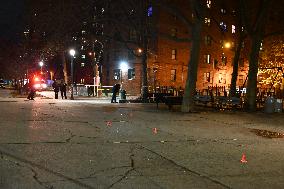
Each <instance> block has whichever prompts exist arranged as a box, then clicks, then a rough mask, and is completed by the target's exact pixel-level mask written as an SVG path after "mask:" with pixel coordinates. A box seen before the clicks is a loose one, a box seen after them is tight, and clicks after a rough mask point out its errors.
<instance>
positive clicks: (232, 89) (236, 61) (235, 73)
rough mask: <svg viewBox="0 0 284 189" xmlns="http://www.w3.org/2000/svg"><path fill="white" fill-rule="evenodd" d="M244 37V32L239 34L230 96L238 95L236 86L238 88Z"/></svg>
mask: <svg viewBox="0 0 284 189" xmlns="http://www.w3.org/2000/svg"><path fill="white" fill-rule="evenodd" d="M243 39H244V38H243V37H242V34H240V36H239V41H238V44H237V45H238V46H237V48H236V49H235V55H234V60H233V73H232V78H231V86H230V96H231V97H235V96H236V88H237V78H238V73H239V59H240V54H241V49H242V43H243Z"/></svg>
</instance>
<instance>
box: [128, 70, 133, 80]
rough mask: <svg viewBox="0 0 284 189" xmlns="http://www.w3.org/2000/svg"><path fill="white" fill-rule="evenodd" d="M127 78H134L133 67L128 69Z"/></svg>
mask: <svg viewBox="0 0 284 189" xmlns="http://www.w3.org/2000/svg"><path fill="white" fill-rule="evenodd" d="M128 79H129V80H132V79H135V68H132V69H128Z"/></svg>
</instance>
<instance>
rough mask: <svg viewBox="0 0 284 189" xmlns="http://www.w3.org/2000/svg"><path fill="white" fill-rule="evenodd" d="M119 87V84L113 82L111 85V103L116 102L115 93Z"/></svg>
mask: <svg viewBox="0 0 284 189" xmlns="http://www.w3.org/2000/svg"><path fill="white" fill-rule="evenodd" d="M119 89H120V84H115V85H114V86H113V87H112V98H111V103H117V102H116V94H117V93H118V92H119Z"/></svg>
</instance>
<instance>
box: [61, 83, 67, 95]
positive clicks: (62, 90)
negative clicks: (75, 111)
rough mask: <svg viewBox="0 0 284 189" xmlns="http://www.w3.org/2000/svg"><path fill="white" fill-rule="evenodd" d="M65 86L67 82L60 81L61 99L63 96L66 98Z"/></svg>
mask: <svg viewBox="0 0 284 189" xmlns="http://www.w3.org/2000/svg"><path fill="white" fill-rule="evenodd" d="M66 88H67V84H66V83H65V82H62V83H61V85H60V93H61V98H62V99H63V97H64V98H65V99H67V95H66Z"/></svg>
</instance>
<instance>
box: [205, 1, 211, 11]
mask: <svg viewBox="0 0 284 189" xmlns="http://www.w3.org/2000/svg"><path fill="white" fill-rule="evenodd" d="M206 6H207V8H209V9H210V8H211V0H207V1H206Z"/></svg>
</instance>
